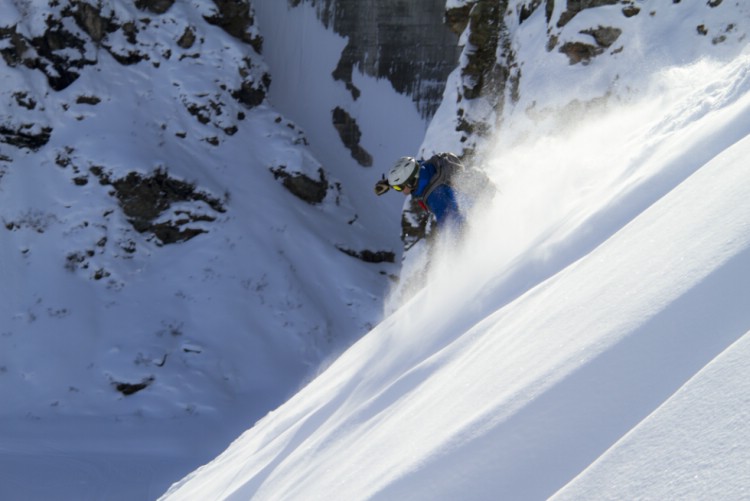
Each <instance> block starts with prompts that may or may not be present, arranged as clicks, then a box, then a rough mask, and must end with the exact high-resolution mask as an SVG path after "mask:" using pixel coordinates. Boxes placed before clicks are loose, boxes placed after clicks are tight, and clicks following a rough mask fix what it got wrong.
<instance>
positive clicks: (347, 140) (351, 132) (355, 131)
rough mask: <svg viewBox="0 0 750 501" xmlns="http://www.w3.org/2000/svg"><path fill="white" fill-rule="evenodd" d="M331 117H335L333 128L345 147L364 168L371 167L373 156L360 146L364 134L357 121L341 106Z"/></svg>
mask: <svg viewBox="0 0 750 501" xmlns="http://www.w3.org/2000/svg"><path fill="white" fill-rule="evenodd" d="M331 115H332V117H333V126H334V127H335V128H336V130H337V131H338V133H339V137H340V138H341V141H342V142H343V143H344V146H346V148H347V149H348V150H349V151H350V152H351V153H352V158H354V159H355V160H356V161H357V162H358V163H359V165H361V166H363V167H371V166H372V155H370V153H368V152H367V150H365V149H364V148H362V146H360V144H359V141H360V139H361V138H362V132H361V131H360V130H359V125H357V121H356V120H355V119H354V118H353V117H352V116H351V115H349V113H347V112H346V111H345V110H344V109H343V108H341V107H339V106H337V107H336V108H335V109H334V110H333V111H332V112H331Z"/></svg>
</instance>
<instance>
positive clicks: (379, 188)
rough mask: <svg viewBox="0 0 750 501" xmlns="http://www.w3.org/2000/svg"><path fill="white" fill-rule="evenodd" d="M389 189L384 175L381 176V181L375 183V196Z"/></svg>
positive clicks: (389, 186)
mask: <svg viewBox="0 0 750 501" xmlns="http://www.w3.org/2000/svg"><path fill="white" fill-rule="evenodd" d="M390 189H391V185H390V184H388V180H387V179H386V178H385V174H383V179H380V180H378V182H377V183H375V194H376V195H378V196H380V195H382V194H383V193H385V192H386V191H388V190H390Z"/></svg>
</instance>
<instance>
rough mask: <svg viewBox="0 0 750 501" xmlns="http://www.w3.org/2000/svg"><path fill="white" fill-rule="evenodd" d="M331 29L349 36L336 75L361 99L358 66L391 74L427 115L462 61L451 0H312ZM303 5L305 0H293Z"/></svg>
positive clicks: (371, 72) (378, 73)
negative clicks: (448, 8) (448, 19)
mask: <svg viewBox="0 0 750 501" xmlns="http://www.w3.org/2000/svg"><path fill="white" fill-rule="evenodd" d="M306 1H308V2H311V3H312V4H313V5H314V6H315V7H316V9H317V11H318V16H319V17H320V19H321V21H322V22H323V23H324V24H325V25H326V27H328V28H332V29H333V30H334V31H335V32H336V33H338V34H340V35H342V36H345V37H347V38H348V40H349V42H348V45H347V46H346V48H345V49H344V52H343V54H342V57H341V60H340V61H339V64H338V67H337V68H336V70H335V71H334V77H335V78H336V79H337V80H341V81H343V82H344V83H345V84H346V85H347V88H348V89H349V91H350V92H351V93H352V96H353V97H354V98H355V99H356V98H357V96H358V95H359V89H357V88H356V87H355V85H354V84H353V82H352V71H353V70H354V68H355V67H357V66H358V67H359V68H360V69H361V70H362V71H364V72H365V73H366V74H368V75H371V76H375V77H379V78H387V79H388V80H389V81H390V82H391V83H392V84H393V87H394V88H395V89H396V90H397V91H398V92H401V93H404V94H408V95H410V96H412V98H413V99H414V101H415V103H416V104H417V107H418V109H419V110H420V112H421V113H422V115H423V116H424V117H426V118H429V117H431V116H432V115H433V114H434V112H435V110H436V109H437V107H438V105H439V104H440V101H441V99H442V94H443V90H444V88H445V81H446V79H447V77H448V74H450V72H451V71H452V70H453V69H454V68H456V66H457V64H458V55H459V48H458V36H457V35H456V34H455V33H453V32H452V31H451V30H450V29H449V28H448V26H447V25H446V24H445V22H444V15H445V12H444V11H445V0H306ZM289 2H290V3H291V4H292V5H297V4H299V3H300V2H301V0H289Z"/></svg>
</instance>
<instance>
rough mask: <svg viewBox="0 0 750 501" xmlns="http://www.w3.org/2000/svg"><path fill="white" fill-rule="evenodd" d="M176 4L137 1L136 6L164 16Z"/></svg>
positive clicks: (150, 0) (162, 0)
mask: <svg viewBox="0 0 750 501" xmlns="http://www.w3.org/2000/svg"><path fill="white" fill-rule="evenodd" d="M172 4H174V0H135V6H136V7H137V8H139V9H140V10H147V11H149V12H153V13H154V14H164V13H165V12H167V11H168V10H169V9H170V7H172Z"/></svg>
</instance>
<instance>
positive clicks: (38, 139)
mask: <svg viewBox="0 0 750 501" xmlns="http://www.w3.org/2000/svg"><path fill="white" fill-rule="evenodd" d="M51 135H52V127H37V126H35V125H34V124H22V125H18V126H15V127H12V126H7V125H0V142H2V143H6V144H10V145H12V146H15V147H16V148H25V149H29V150H32V151H36V150H38V149H39V148H41V147H42V146H44V145H45V144H47V143H48V142H49V139H50V136H51Z"/></svg>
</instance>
